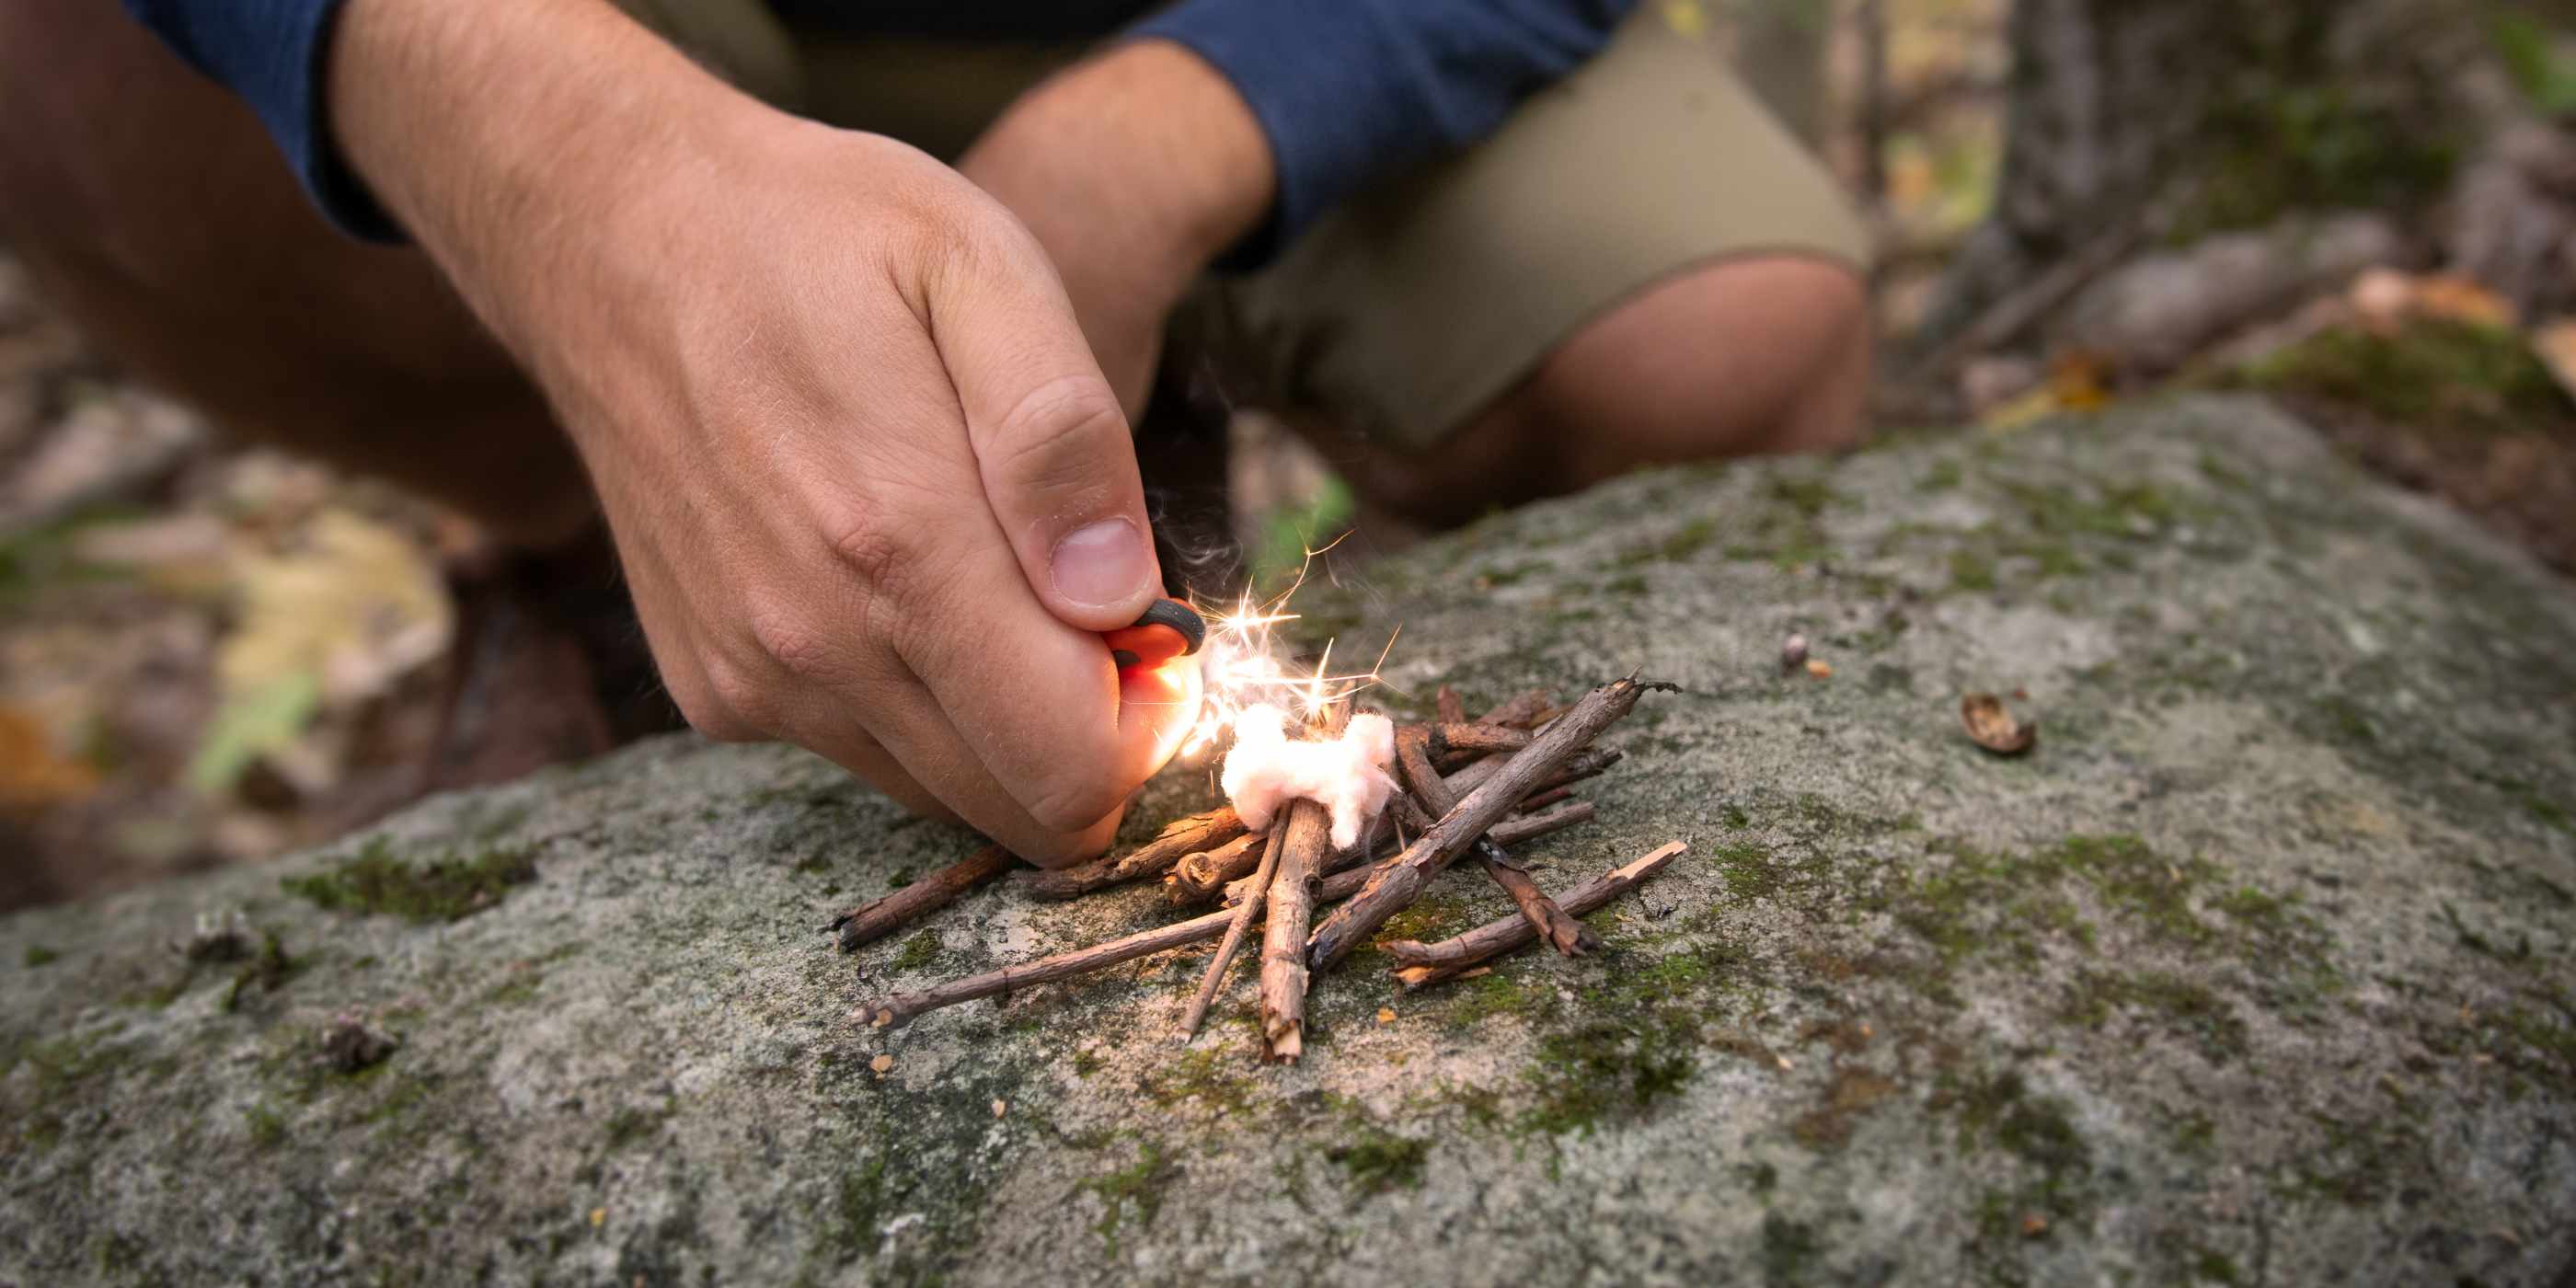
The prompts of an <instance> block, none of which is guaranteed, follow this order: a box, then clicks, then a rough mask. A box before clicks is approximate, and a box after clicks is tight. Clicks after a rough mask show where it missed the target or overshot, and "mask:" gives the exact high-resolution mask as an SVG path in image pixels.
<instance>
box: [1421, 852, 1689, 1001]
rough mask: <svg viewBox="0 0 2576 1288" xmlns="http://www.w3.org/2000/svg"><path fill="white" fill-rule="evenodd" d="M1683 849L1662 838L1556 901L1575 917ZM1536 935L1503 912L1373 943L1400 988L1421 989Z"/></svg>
mask: <svg viewBox="0 0 2576 1288" xmlns="http://www.w3.org/2000/svg"><path fill="white" fill-rule="evenodd" d="M1689 849H1690V846H1689V845H1687V844H1685V843H1683V842H1681V841H1672V842H1668V843H1666V844H1665V845H1663V846H1661V847H1659V848H1657V849H1656V850H1655V851H1654V852H1653V853H1651V854H1648V855H1647V856H1645V857H1644V858H1641V859H1639V860H1637V861H1636V862H1634V863H1631V864H1628V865H1627V866H1626V867H1622V868H1616V869H1613V870H1612V871H1610V872H1608V873H1606V874H1604V875H1602V876H1599V877H1595V878H1593V879H1592V880H1590V881H1587V882H1585V883H1583V884H1582V885H1579V886H1576V887H1575V888H1574V889H1572V890H1568V891H1566V892H1565V895H1564V897H1563V898H1561V899H1559V900H1558V901H1557V902H1558V903H1560V904H1562V905H1564V907H1565V910H1566V911H1567V912H1570V913H1572V914H1574V915H1575V916H1578V917H1580V916H1584V915H1586V914H1589V913H1592V912H1597V911H1599V910H1600V909H1601V908H1602V906H1603V905H1605V904H1608V903H1609V902H1610V901H1611V900H1613V899H1616V898H1618V897H1619V895H1620V894H1621V893H1622V892H1623V891H1626V890H1627V889H1628V888H1630V887H1631V886H1634V885H1636V884H1637V883H1638V882H1640V881H1643V880H1645V879H1646V878H1648V877H1650V876H1653V875H1654V874H1655V873H1657V872H1659V871H1661V870H1662V869H1663V867H1664V865H1666V864H1668V863H1671V862H1672V861H1673V860H1674V859H1677V858H1679V857H1681V856H1682V855H1683V854H1684V853H1686V852H1687V851H1689ZM1537 938H1538V932H1537V931H1535V930H1532V929H1531V928H1530V923H1529V921H1528V920H1527V919H1526V918H1522V917H1504V918H1500V919H1498V920H1495V921H1489V922H1486V923H1485V924H1484V925H1481V926H1478V927H1476V928H1475V929H1474V930H1470V931H1468V932H1467V933H1465V934H1463V935H1459V936H1457V937H1456V938H1454V939H1444V940H1441V941H1440V942H1439V943H1436V944H1425V943H1418V942H1416V941H1414V940H1410V939H1391V940H1387V941H1386V942H1384V943H1381V944H1379V945H1378V948H1379V949H1381V950H1382V951H1384V952H1385V953H1386V954H1387V955H1388V956H1390V957H1393V958H1395V960H1396V962H1397V966H1396V971H1395V977H1396V978H1397V979H1398V980H1401V981H1403V983H1404V986H1405V987H1406V988H1421V987H1423V986H1425V985H1428V984H1437V983H1439V982H1441V981H1442V980H1447V979H1455V978H1457V977H1458V976H1460V975H1463V974H1465V973H1466V972H1468V971H1469V970H1472V969H1474V968H1475V967H1476V966H1477V965H1479V964H1481V963H1483V962H1487V961H1491V960H1492V959H1494V958H1496V957H1500V956H1502V955H1503V954H1504V953H1507V952H1510V951H1512V950H1513V949H1515V948H1519V947H1522V946H1523V945H1526V944H1528V943H1530V942H1532V941H1534V940H1536V939H1537Z"/></svg>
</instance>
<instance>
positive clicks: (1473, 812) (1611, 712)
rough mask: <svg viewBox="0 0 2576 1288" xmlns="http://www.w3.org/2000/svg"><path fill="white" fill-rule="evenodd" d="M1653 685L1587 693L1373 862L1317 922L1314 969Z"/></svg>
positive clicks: (1365, 931) (1407, 896)
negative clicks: (1437, 816) (1453, 804)
mask: <svg viewBox="0 0 2576 1288" xmlns="http://www.w3.org/2000/svg"><path fill="white" fill-rule="evenodd" d="M1649 687H1662V688H1669V687H1671V686H1669V685H1658V686H1650V685H1648V684H1644V683H1640V682H1639V681H1638V680H1637V679H1636V678H1635V677H1634V676H1631V677H1629V678H1626V679H1622V680H1613V681H1611V682H1610V683H1608V684H1605V685H1602V686H1601V687H1600V688H1597V689H1594V690H1593V691H1592V692H1590V693H1589V694H1586V695H1584V698H1583V700H1582V701H1581V702H1578V703H1576V704H1575V705H1574V709H1573V710H1571V711H1569V712H1567V713H1566V714H1565V715H1564V716H1562V717H1560V718H1558V719H1557V720H1556V722H1555V723H1553V724H1551V725H1549V726H1548V728H1547V729H1546V731H1545V732H1542V733H1541V734H1539V736H1538V738H1537V740H1535V741H1533V742H1532V743H1530V745H1529V746H1527V747H1525V748H1522V749H1521V750H1520V751H1518V752H1515V753H1514V754H1513V755H1512V758H1511V759H1510V760H1508V761H1505V762H1503V767H1502V768H1501V769H1499V770H1497V771H1495V772H1494V774H1493V775H1492V776H1490V777H1489V778H1487V779H1486V780H1485V783H1484V785H1483V786H1481V787H1478V788H1477V789H1476V790H1474V791H1473V792H1470V793H1468V794H1467V797H1466V799H1464V800H1461V801H1460V802H1458V808H1456V809H1454V810H1451V811H1449V813H1448V814H1447V815H1446V816H1444V817H1443V818H1442V819H1441V820H1440V822H1439V823H1438V824H1437V825H1436V826H1434V827H1433V828H1432V829H1431V830H1430V831H1428V832H1426V833H1424V834H1423V835H1422V836H1420V837H1418V838H1416V839H1415V841H1414V842H1413V844H1412V845H1410V846H1408V847H1406V848H1405V851H1404V853H1402V854H1399V855H1397V856H1395V857H1394V858H1392V859H1389V860H1387V861H1386V862H1384V863H1382V864H1379V865H1378V866H1377V867H1376V868H1374V869H1372V870H1371V872H1370V876H1369V882H1368V884H1367V885H1366V886H1365V887H1363V888H1362V889H1361V890H1360V892H1359V893H1358V894H1356V895H1354V896H1352V897H1351V901H1350V902H1349V903H1347V904H1344V905H1342V906H1341V907H1340V908H1338V909H1336V910H1335V911H1334V912H1333V915H1332V916H1330V917H1328V918H1325V920H1324V924H1323V925H1321V926H1318V927H1316V929H1315V933H1314V936H1313V938H1312V940H1311V941H1310V942H1309V943H1308V945H1307V949H1306V955H1307V961H1308V964H1309V965H1310V967H1311V968H1312V969H1315V970H1323V969H1325V968H1328V967H1330V966H1332V965H1333V964H1334V963H1335V962H1338V961H1340V960H1341V959H1342V958H1343V957H1344V956H1345V955H1346V954H1348V953H1349V952H1350V951H1351V949H1353V948H1356V947H1358V946H1359V944H1360V942H1361V941H1362V940H1364V939H1366V938H1368V936H1370V935H1371V934H1374V933H1376V931H1377V928H1378V927H1380V926H1382V925H1385V924H1386V919H1387V918H1389V917H1392V916H1394V915H1395V914H1396V913H1397V912H1398V911H1399V910H1401V909H1402V908H1404V906H1405V905H1407V904H1410V903H1412V902H1413V899H1414V896H1416V895H1418V894H1420V893H1422V884H1423V882H1425V881H1428V880H1430V879H1431V874H1432V873H1434V872H1437V871H1439V870H1440V869H1441V868H1442V867H1443V866H1445V865H1447V864H1448V862H1449V861H1450V860H1451V859H1454V858H1456V857H1458V854H1459V853H1460V852H1461V851H1463V850H1465V849H1466V848H1467V846H1468V844H1469V843H1470V842H1472V841H1474V840H1475V839H1476V838H1477V837H1478V836H1481V835H1483V834H1484V832H1485V830H1486V829H1487V828H1489V827H1492V826H1493V825H1494V824H1495V823H1496V822H1498V821H1500V820H1501V818H1502V816H1503V815H1504V814H1505V813H1506V812H1508V811H1509V810H1510V809H1511V807H1512V805H1513V803H1514V802H1517V801H1519V800H1520V799H1521V798H1522V797H1524V796H1527V795H1529V794H1530V793H1531V792H1532V791H1534V790H1536V789H1537V788H1538V787H1539V785H1540V780H1542V779H1544V778H1546V777H1547V776H1548V775H1550V774H1553V773H1555V772H1556V771H1557V770H1558V769H1560V768H1562V767H1563V766H1564V765H1565V762H1566V761H1567V760H1569V759H1572V758H1573V756H1574V753H1575V752H1577V751H1579V750H1581V749H1582V748H1583V746H1584V744H1586V743H1589V742H1591V741H1592V740H1593V739H1594V738H1595V737H1598V736H1599V735H1600V733H1601V731H1602V730H1604V729H1607V728H1609V727H1610V725H1611V724H1612V723H1613V722H1614V721H1616V720H1618V719H1619V718H1620V717H1621V716H1624V715H1626V714H1628V713H1629V712H1630V711H1633V710H1635V709H1636V706H1637V699H1638V698H1639V697H1640V696H1642V695H1643V694H1644V693H1645V691H1646V690H1647V689H1648V688H1649Z"/></svg>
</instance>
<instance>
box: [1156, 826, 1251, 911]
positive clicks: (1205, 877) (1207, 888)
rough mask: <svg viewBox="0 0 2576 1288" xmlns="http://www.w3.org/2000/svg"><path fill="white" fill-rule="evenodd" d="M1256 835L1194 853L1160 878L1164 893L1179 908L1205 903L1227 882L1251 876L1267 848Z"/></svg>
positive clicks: (1183, 857)
mask: <svg viewBox="0 0 2576 1288" xmlns="http://www.w3.org/2000/svg"><path fill="white" fill-rule="evenodd" d="M1266 840H1267V838H1266V837H1263V836H1259V835H1244V836H1238V837H1236V838H1234V839H1233V840H1231V841H1228V842H1226V843H1225V844H1223V845H1220V846H1218V847H1216V848H1215V849H1213V850H1193V851H1191V852H1190V853H1188V854H1184V855H1182V856H1181V861H1180V862H1178V863H1175V864H1173V865H1172V870H1171V871H1169V872H1166V873H1164V874H1163V893H1164V895H1165V896H1167V897H1169V898H1170V899H1171V901H1172V902H1174V903H1179V904H1189V903H1204V902H1206V901H1207V900H1209V899H1212V898H1214V897H1216V894H1217V892H1218V891H1220V890H1223V889H1225V887H1226V885H1227V883H1228V882H1231V881H1234V880H1237V879H1239V878H1241V877H1245V876H1248V875H1250V874H1251V872H1252V870H1253V869H1254V868H1255V867H1258V866H1260V864H1261V863H1262V860H1263V856H1264V852H1265V851H1267V850H1268V849H1269V848H1270V847H1269V846H1268V845H1266V844H1265V843H1264V842H1265V841H1266Z"/></svg>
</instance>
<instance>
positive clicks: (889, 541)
mask: <svg viewBox="0 0 2576 1288" xmlns="http://www.w3.org/2000/svg"><path fill="white" fill-rule="evenodd" d="M830 531H831V534H832V536H831V543H832V556H833V557H834V558H836V559H838V560H840V561H841V565H842V566H843V567H845V568H848V569H849V570H850V571H852V572H854V573H857V574H858V576H859V581H860V583H861V584H863V585H865V586H866V587H867V588H868V589H869V591H870V592H871V593H882V592H883V591H884V590H885V589H886V588H887V587H889V586H891V585H892V584H894V582H895V581H896V579H897V578H898V577H899V576H900V575H901V573H902V570H903V569H904V567H905V565H906V564H907V563H908V562H909V559H908V556H909V555H910V553H911V546H912V543H911V542H910V541H909V540H907V539H906V538H905V536H904V534H903V531H902V528H901V527H900V525H898V524H896V523H894V522H891V521H890V518H889V516H887V515H885V514H883V513H881V512H879V511H876V510H873V509H869V510H861V511H858V512H856V513H852V514H846V515H843V516H841V517H839V518H837V519H835V520H834V521H833V522H832V525H831V528H830Z"/></svg>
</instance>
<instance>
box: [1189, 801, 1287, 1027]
mask: <svg viewBox="0 0 2576 1288" xmlns="http://www.w3.org/2000/svg"><path fill="white" fill-rule="evenodd" d="M1287 837H1288V829H1287V828H1285V827H1277V828H1272V829H1271V831H1270V835H1269V836H1268V837H1267V838H1266V840H1265V842H1264V844H1263V845H1262V847H1261V866H1260V867H1258V868H1255V869H1253V872H1252V892H1253V894H1254V895H1255V896H1256V897H1253V898H1247V899H1245V900H1244V901H1243V902H1242V904H1240V905H1239V906H1237V907H1236V908H1235V910H1234V921H1233V923H1232V924H1230V925H1228V926H1227V927H1226V928H1225V938H1224V940H1222V941H1221V942H1219V943H1218V944H1217V946H1216V956H1215V958H1213V959H1212V960H1210V961H1209V962H1208V968H1207V977H1206V978H1204V979H1201V980H1200V981H1199V991H1198V996H1196V997H1193V998H1191V999H1190V1009H1189V1010H1187V1011H1185V1012H1183V1013H1182V1014H1181V1043H1182V1045H1184V1046H1186V1045H1188V1044H1189V1040H1190V1039H1191V1038H1193V1037H1196V1036H1198V1031H1199V1021H1201V1020H1204V1019H1206V1018H1207V1009H1208V1003H1210V1002H1213V1001H1215V1000H1216V990H1217V986H1218V985H1220V984H1222V983H1224V982H1225V969H1226V967H1228V966H1231V965H1233V964H1234V954H1235V951H1236V950H1237V949H1240V948H1242V947H1243V935H1244V932H1245V931H1247V930H1250V929H1251V928H1252V918H1253V914H1254V912H1255V911H1256V910H1257V908H1258V905H1259V904H1260V903H1261V902H1262V901H1261V900H1260V899H1259V898H1258V897H1257V896H1258V895H1259V894H1260V893H1261V892H1262V891H1265V890H1268V889H1269V888H1270V878H1271V876H1272V874H1274V873H1276V872H1277V871H1278V870H1279V852H1280V850H1282V849H1284V848H1286V847H1285V846H1284V845H1282V844H1281V843H1282V842H1284V841H1285V840H1286V839H1287ZM1245 839H1246V840H1249V839H1251V838H1249V837H1247V838H1245Z"/></svg>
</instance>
